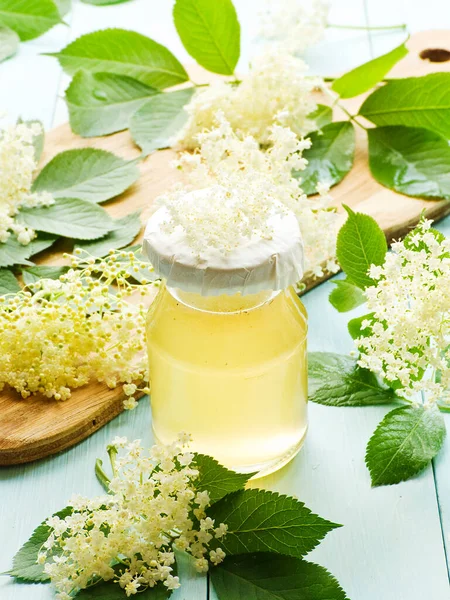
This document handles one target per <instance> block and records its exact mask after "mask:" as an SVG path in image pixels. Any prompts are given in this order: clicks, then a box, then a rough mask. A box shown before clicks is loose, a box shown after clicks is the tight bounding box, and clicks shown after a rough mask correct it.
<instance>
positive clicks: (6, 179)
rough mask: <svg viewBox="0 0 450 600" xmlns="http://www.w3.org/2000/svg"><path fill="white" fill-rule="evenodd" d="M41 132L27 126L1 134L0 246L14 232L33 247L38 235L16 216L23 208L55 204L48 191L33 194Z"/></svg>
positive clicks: (21, 242)
mask: <svg viewBox="0 0 450 600" xmlns="http://www.w3.org/2000/svg"><path fill="white" fill-rule="evenodd" d="M39 133H40V126H39V125H37V124H34V125H32V126H28V125H26V124H25V123H19V124H17V125H12V126H10V127H7V128H6V129H4V130H1V131H0V243H4V242H6V241H7V239H8V238H9V237H10V235H11V233H14V234H15V235H16V236H17V240H18V242H19V243H20V244H23V245H26V244H29V243H30V242H31V240H32V239H33V238H34V237H35V235H36V234H35V232H34V231H33V230H32V229H30V228H28V227H24V226H23V225H21V224H20V223H17V222H16V220H15V216H16V215H17V213H18V212H19V211H20V209H21V208H23V207H34V206H48V205H49V204H52V203H53V202H54V200H53V197H52V196H51V194H49V193H47V192H40V193H35V192H32V191H31V185H32V182H33V173H34V171H35V169H36V160H35V158H34V148H33V136H35V135H37V134H39Z"/></svg>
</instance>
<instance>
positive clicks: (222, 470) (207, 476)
mask: <svg viewBox="0 0 450 600" xmlns="http://www.w3.org/2000/svg"><path fill="white" fill-rule="evenodd" d="M194 462H195V468H196V469H198V470H199V476H198V478H197V479H196V480H195V487H196V488H197V489H198V490H200V491H207V492H208V495H209V498H210V500H211V504H214V503H215V502H218V501H219V500H221V499H222V498H223V497H224V496H226V495H227V494H230V493H231V492H236V491H238V490H242V489H243V488H244V487H245V484H246V483H247V481H248V480H249V479H250V477H251V476H252V475H254V473H249V474H245V473H236V472H235V471H230V469H227V468H226V467H224V466H222V465H221V464H220V463H218V462H217V460H214V458H212V457H211V456H207V455H206V454H196V455H195V461H194Z"/></svg>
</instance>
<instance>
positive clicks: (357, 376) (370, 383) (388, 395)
mask: <svg viewBox="0 0 450 600" xmlns="http://www.w3.org/2000/svg"><path fill="white" fill-rule="evenodd" d="M308 391H309V399H310V400H312V401H313V402H317V403H318V404H325V405H327V406H367V405H370V404H388V403H390V402H395V401H398V398H397V397H396V395H395V394H394V392H393V391H392V390H391V389H389V388H386V387H382V386H381V385H380V384H379V383H378V381H377V378H376V377H375V375H374V374H373V373H371V372H370V371H368V370H367V369H361V367H358V365H357V364H356V361H355V360H354V359H353V358H350V357H349V356H345V355H343V354H335V353H334V352H309V354H308Z"/></svg>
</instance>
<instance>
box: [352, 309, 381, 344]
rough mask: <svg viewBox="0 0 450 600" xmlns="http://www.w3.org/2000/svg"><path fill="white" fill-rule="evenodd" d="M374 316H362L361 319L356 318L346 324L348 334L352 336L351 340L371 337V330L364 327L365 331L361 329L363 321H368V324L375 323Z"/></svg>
mask: <svg viewBox="0 0 450 600" xmlns="http://www.w3.org/2000/svg"><path fill="white" fill-rule="evenodd" d="M374 314H375V313H367V314H366V315H362V316H361V317H356V318H354V319H350V321H349V322H348V324H347V328H348V332H349V334H350V335H351V336H352V339H353V340H356V339H357V338H360V337H367V336H369V335H371V333H372V329H371V328H370V327H366V328H365V329H362V324H363V322H364V321H369V323H374V322H375V318H374Z"/></svg>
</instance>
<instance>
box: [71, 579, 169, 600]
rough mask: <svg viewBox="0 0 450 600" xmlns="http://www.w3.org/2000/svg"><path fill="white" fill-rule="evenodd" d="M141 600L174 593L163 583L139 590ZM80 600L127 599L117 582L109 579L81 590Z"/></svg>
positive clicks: (153, 599)
mask: <svg viewBox="0 0 450 600" xmlns="http://www.w3.org/2000/svg"><path fill="white" fill-rule="evenodd" d="M138 594H139V595H138V596H137V597H138V598H139V600H166V599H167V598H169V597H170V596H171V594H172V591H171V590H168V589H167V588H166V587H165V586H164V585H163V584H162V583H159V584H158V585H156V586H155V587H153V588H147V589H146V590H144V591H142V592H138ZM76 598H78V599H79V600H126V598H127V596H126V595H125V592H124V590H123V589H122V588H121V587H120V585H119V584H118V583H117V582H113V581H108V582H106V583H99V584H97V585H94V586H91V587H88V588H86V589H84V590H81V591H80V592H78V594H77V595H76Z"/></svg>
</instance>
